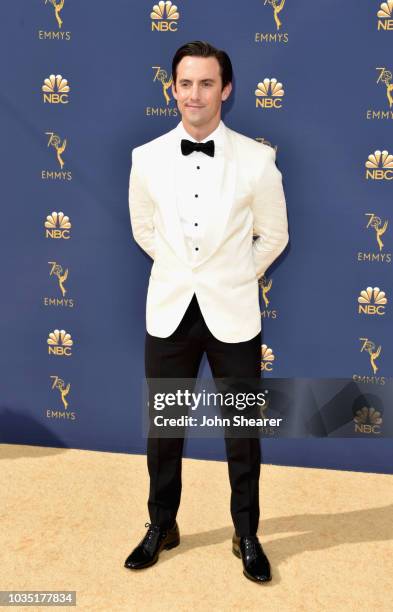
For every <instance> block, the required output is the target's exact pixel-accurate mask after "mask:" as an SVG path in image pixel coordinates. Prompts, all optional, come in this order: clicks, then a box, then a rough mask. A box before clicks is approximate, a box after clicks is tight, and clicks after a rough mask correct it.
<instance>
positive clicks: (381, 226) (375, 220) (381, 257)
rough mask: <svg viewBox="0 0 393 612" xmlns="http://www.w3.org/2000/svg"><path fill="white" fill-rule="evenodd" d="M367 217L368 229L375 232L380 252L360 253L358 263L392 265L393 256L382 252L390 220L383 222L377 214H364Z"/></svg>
mask: <svg viewBox="0 0 393 612" xmlns="http://www.w3.org/2000/svg"><path fill="white" fill-rule="evenodd" d="M364 214H365V215H366V217H367V224H366V229H369V230H374V233H375V240H376V242H377V245H378V251H376V252H363V251H358V253H357V261H368V262H372V263H374V262H380V263H387V264H389V263H391V261H392V254H391V253H386V252H382V251H383V248H384V243H383V241H382V236H383V235H384V234H385V232H386V230H387V228H388V220H387V219H385V221H384V222H382V219H381V217H378V215H376V214H375V213H364Z"/></svg>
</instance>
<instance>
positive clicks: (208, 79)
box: [179, 77, 215, 83]
mask: <svg viewBox="0 0 393 612" xmlns="http://www.w3.org/2000/svg"><path fill="white" fill-rule="evenodd" d="M179 80H180V81H181V82H184V81H190V80H191V79H179ZM199 80H200V81H212V83H214V82H215V79H211V78H209V77H207V78H206V79H199Z"/></svg>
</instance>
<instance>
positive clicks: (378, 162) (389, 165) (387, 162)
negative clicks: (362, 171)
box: [365, 151, 393, 181]
mask: <svg viewBox="0 0 393 612" xmlns="http://www.w3.org/2000/svg"><path fill="white" fill-rule="evenodd" d="M365 166H366V168H367V170H366V179H372V180H374V181H381V180H387V181H390V180H392V178H393V155H390V154H389V153H388V151H374V153H371V154H370V155H369V156H368V160H367V161H366V163H365Z"/></svg>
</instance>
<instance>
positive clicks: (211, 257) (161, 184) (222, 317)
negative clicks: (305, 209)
mask: <svg viewBox="0 0 393 612" xmlns="http://www.w3.org/2000/svg"><path fill="white" fill-rule="evenodd" d="M176 134H177V132H176V128H174V129H172V130H170V131H169V132H167V133H166V134H163V135H162V136H159V137H158V138H155V139H154V140H151V141H150V142H147V143H146V144H144V145H142V146H139V147H136V148H134V149H133V150H132V167H131V173H130V183H129V207H130V218H131V227H132V233H133V236H134V239H135V240H136V242H137V243H138V244H139V245H140V246H141V247H142V249H143V250H144V251H145V252H146V253H147V254H148V255H150V257H151V258H152V259H153V260H154V263H153V265H152V268H151V274H150V279H149V286H148V291H147V301H146V329H147V331H148V333H149V334H151V335H152V336H158V337H160V338H166V337H167V336H169V335H170V334H172V333H173V332H174V331H175V329H176V328H177V326H178V325H179V323H180V321H181V319H182V317H183V315H184V313H185V311H186V309H187V306H188V304H189V303H190V301H191V298H192V295H193V293H195V294H196V296H197V299H198V302H199V305H200V308H201V311H202V314H203V317H204V319H205V322H206V325H207V326H208V328H209V330H210V331H211V333H212V334H213V335H214V336H215V337H216V338H218V339H219V340H221V341H223V342H242V341H245V340H250V339H251V338H254V337H255V336H256V335H257V334H258V332H259V331H260V330H261V313H260V306H259V288H258V278H259V277H261V276H262V275H263V274H264V273H265V271H266V270H267V268H268V267H269V266H270V264H271V263H272V262H273V261H274V260H275V259H276V258H277V257H278V255H279V254H280V253H281V252H282V251H283V249H284V248H285V246H286V244H287V242H288V223H287V211H286V203H285V196H284V191H283V187H282V175H281V172H280V171H279V170H278V168H277V167H276V165H275V157H276V155H275V151H274V149H272V148H271V147H270V146H268V145H264V144H261V143H259V142H257V141H256V140H253V139H252V138H249V137H247V136H244V135H243V134H240V133H238V132H235V131H234V130H231V129H230V128H228V127H227V126H226V125H225V124H224V155H223V156H221V158H220V159H219V160H218V158H217V162H219V163H220V164H222V165H223V168H222V169H223V174H222V176H223V181H222V184H221V185H220V186H219V185H216V184H214V185H212V186H211V206H210V208H209V218H208V221H207V225H206V233H205V236H204V239H203V241H202V242H201V252H203V253H204V256H203V258H202V259H201V260H200V261H198V263H191V262H190V261H189V258H188V255H187V250H186V244H185V240H184V236H183V229H182V226H181V221H180V218H179V214H178V208H177V200H176V161H175V160H176V155H177V154H178V150H177V148H178V147H180V144H179V140H178V138H177V137H176ZM175 147H177V148H175ZM191 155H192V154H191ZM253 234H254V235H257V236H258V237H257V238H256V240H254V242H253Z"/></svg>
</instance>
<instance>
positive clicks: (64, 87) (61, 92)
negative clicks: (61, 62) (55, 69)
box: [42, 74, 70, 104]
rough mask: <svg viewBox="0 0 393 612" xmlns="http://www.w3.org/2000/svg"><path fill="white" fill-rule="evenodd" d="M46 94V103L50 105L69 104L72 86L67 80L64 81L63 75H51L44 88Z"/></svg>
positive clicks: (45, 81)
mask: <svg viewBox="0 0 393 612" xmlns="http://www.w3.org/2000/svg"><path fill="white" fill-rule="evenodd" d="M42 91H43V92H44V95H43V99H44V103H45V104H46V103H49V104H68V94H69V92H70V86H69V84H68V81H67V79H64V78H63V77H62V76H61V74H57V75H56V76H55V75H54V74H51V75H50V76H49V78H46V79H45V80H44V84H43V86H42Z"/></svg>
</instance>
